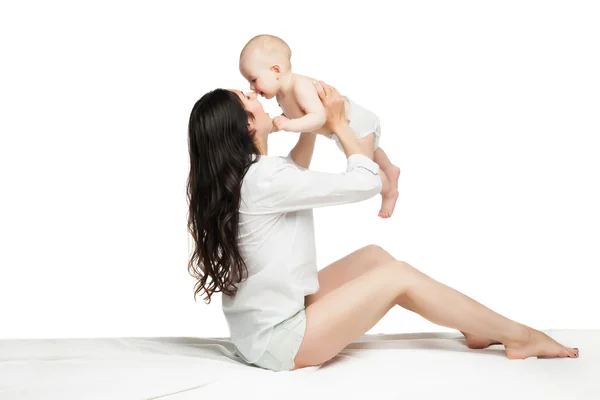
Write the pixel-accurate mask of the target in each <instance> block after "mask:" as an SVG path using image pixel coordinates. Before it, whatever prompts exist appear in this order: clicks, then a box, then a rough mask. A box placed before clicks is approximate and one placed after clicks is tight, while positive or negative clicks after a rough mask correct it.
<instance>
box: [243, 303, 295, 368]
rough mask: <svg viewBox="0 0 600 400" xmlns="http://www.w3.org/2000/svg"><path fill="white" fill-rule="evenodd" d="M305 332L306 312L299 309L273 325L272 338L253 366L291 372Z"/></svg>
mask: <svg viewBox="0 0 600 400" xmlns="http://www.w3.org/2000/svg"><path fill="white" fill-rule="evenodd" d="M305 330H306V311H305V309H304V308H303V309H301V310H300V311H298V312H297V313H296V314H294V315H292V316H291V317H289V318H288V319H286V320H284V321H282V322H280V323H279V324H277V325H275V327H274V328H273V336H272V337H271V340H270V341H269V344H268V346H267V349H266V350H265V352H264V354H263V355H262V357H261V358H260V359H259V360H258V361H256V362H255V363H253V364H254V365H255V366H257V367H260V368H263V369H269V370H272V371H276V372H278V371H291V370H292V369H293V368H294V366H295V363H294V359H295V358H296V354H297V353H298V350H300V345H301V344H302V339H304V331H305Z"/></svg>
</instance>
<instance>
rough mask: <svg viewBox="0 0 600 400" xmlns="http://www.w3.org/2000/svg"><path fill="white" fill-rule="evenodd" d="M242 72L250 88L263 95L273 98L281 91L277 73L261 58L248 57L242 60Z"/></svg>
mask: <svg viewBox="0 0 600 400" xmlns="http://www.w3.org/2000/svg"><path fill="white" fill-rule="evenodd" d="M240 72H241V73H242V75H243V76H244V78H246V80H247V81H248V83H250V89H251V90H253V91H255V92H256V93H258V94H260V95H261V96H263V97H265V98H267V99H272V98H273V97H275V95H276V94H277V92H278V91H279V81H278V80H277V74H276V72H275V71H273V70H272V69H271V68H270V67H269V65H267V64H266V63H264V62H261V61H260V60H258V59H256V58H253V57H247V58H245V59H242V60H241V61H240Z"/></svg>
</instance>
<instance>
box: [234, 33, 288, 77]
mask: <svg viewBox="0 0 600 400" xmlns="http://www.w3.org/2000/svg"><path fill="white" fill-rule="evenodd" d="M255 53H258V54H259V55H260V57H261V58H267V59H268V61H270V62H276V63H278V64H279V65H280V66H281V67H282V68H284V69H285V70H289V69H291V68H292V63H291V58H292V50H291V49H290V46H288V44H287V43H286V42H285V41H284V40H283V39H281V38H279V37H277V36H273V35H267V34H262V35H257V36H254V37H253V38H252V39H250V40H249V41H248V43H246V45H245V46H244V48H243V49H242V51H241V52H240V63H242V59H244V58H246V57H248V56H249V55H250V54H255Z"/></svg>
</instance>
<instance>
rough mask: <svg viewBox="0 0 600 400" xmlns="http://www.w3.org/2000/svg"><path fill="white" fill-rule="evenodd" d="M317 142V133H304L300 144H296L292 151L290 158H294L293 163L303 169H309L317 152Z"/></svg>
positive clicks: (299, 140) (301, 135) (299, 141)
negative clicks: (314, 153)
mask: <svg viewBox="0 0 600 400" xmlns="http://www.w3.org/2000/svg"><path fill="white" fill-rule="evenodd" d="M316 140H317V134H316V133H311V132H302V133H301V134H300V138H299V139H298V143H296V145H295V146H294V148H293V149H292V151H290V155H289V156H290V157H291V158H292V161H294V163H296V164H297V165H299V166H301V167H302V168H308V167H309V166H310V162H311V160H312V156H313V152H314V150H315V142H316Z"/></svg>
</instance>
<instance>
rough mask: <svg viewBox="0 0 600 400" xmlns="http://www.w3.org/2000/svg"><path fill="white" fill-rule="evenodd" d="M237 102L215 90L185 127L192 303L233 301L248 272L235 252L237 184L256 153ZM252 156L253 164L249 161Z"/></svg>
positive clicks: (245, 116) (247, 115) (247, 114)
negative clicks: (217, 296)
mask: <svg viewBox="0 0 600 400" xmlns="http://www.w3.org/2000/svg"><path fill="white" fill-rule="evenodd" d="M249 118H252V119H253V118H254V116H253V115H252V114H251V113H250V112H248V111H246V110H245V109H244V106H243V103H242V101H241V99H240V98H239V96H238V95H237V94H236V93H234V92H231V91H229V90H224V89H215V90H213V91H211V92H208V93H206V94H205V95H204V96H202V98H200V100H198V101H197V102H196V104H194V107H193V109H192V112H191V115H190V120H189V126H188V150H189V156H190V172H189V176H188V180H187V201H188V206H189V213H188V224H187V226H188V231H189V233H190V234H191V236H192V238H193V242H194V243H193V245H194V249H193V252H192V254H191V256H190V259H189V262H188V272H189V273H190V275H192V276H193V277H194V278H195V279H196V280H197V282H196V284H195V286H194V299H196V296H197V295H198V294H199V293H202V292H204V293H205V295H206V296H205V298H204V300H205V301H206V303H207V304H209V303H210V301H211V296H212V294H213V293H215V292H222V293H223V294H225V295H228V296H233V295H235V293H236V292H237V286H236V284H237V283H239V282H242V281H243V280H245V279H246V278H247V274H248V270H247V267H246V264H245V262H244V259H243V258H242V256H241V254H240V250H239V247H238V242H237V238H238V229H239V228H238V222H239V206H240V198H241V187H242V179H243V178H244V176H245V174H246V172H247V171H248V168H249V167H250V165H252V164H253V163H254V162H256V161H258V159H259V157H260V153H259V150H258V148H257V146H256V144H255V142H254V134H255V132H254V131H249V127H248V119H249ZM253 154H255V155H257V157H256V158H254V159H253V157H252V155H253Z"/></svg>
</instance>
